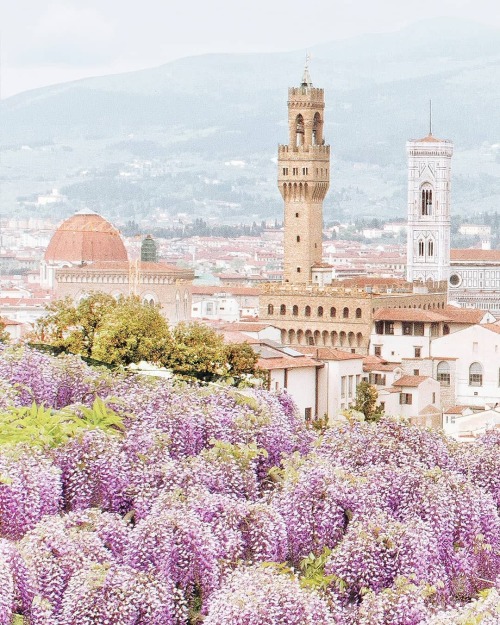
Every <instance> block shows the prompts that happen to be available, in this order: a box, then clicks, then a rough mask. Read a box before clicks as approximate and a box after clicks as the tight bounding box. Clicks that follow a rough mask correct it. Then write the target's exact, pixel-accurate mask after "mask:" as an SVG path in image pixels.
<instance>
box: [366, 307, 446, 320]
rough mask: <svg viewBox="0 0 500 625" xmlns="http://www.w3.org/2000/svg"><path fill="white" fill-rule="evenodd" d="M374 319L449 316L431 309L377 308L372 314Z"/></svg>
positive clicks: (431, 318)
mask: <svg viewBox="0 0 500 625" xmlns="http://www.w3.org/2000/svg"><path fill="white" fill-rule="evenodd" d="M373 319H374V320H375V321H427V322H433V321H434V322H437V321H449V320H450V319H449V317H448V316H446V315H444V314H443V313H440V312H439V313H438V312H435V311H433V310H422V309H421V308H379V309H378V310H376V311H375V314H374V315H373Z"/></svg>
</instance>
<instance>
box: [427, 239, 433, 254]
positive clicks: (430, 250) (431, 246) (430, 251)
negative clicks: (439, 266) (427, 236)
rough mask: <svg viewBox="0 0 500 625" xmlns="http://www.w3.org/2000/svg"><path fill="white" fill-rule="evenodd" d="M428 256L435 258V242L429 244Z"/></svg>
mask: <svg viewBox="0 0 500 625" xmlns="http://www.w3.org/2000/svg"><path fill="white" fill-rule="evenodd" d="M427 256H434V241H429V242H428V243H427Z"/></svg>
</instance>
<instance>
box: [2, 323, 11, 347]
mask: <svg viewBox="0 0 500 625" xmlns="http://www.w3.org/2000/svg"><path fill="white" fill-rule="evenodd" d="M9 340H10V336H9V333H8V332H7V330H6V329H5V322H4V321H2V319H0V343H8V342H9Z"/></svg>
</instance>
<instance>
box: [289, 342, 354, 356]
mask: <svg viewBox="0 0 500 625" xmlns="http://www.w3.org/2000/svg"><path fill="white" fill-rule="evenodd" d="M293 349H295V350H297V351H298V352H301V353H303V354H307V355H309V356H313V357H314V358H317V359H319V360H360V359H363V358H364V356H362V355H361V354H353V353H351V352H345V351H343V350H341V349H335V348H334V347H313V346H310V347H306V346H302V345H294V346H293Z"/></svg>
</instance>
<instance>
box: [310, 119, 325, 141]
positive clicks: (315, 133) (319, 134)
mask: <svg viewBox="0 0 500 625" xmlns="http://www.w3.org/2000/svg"><path fill="white" fill-rule="evenodd" d="M312 143H313V145H322V144H323V122H322V121H321V115H320V114H319V113H315V114H314V119H313V129H312Z"/></svg>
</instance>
